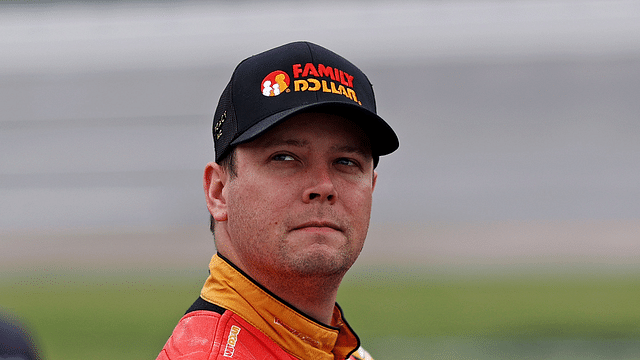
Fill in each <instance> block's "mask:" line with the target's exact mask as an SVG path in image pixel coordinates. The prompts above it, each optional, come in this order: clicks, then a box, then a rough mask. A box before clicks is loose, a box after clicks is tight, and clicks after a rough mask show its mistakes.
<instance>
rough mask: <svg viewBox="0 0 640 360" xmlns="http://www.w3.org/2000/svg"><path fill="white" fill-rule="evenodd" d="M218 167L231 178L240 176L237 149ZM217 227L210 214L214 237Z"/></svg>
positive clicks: (227, 155)
mask: <svg viewBox="0 0 640 360" xmlns="http://www.w3.org/2000/svg"><path fill="white" fill-rule="evenodd" d="M218 165H220V166H221V167H222V169H224V171H226V172H227V173H229V175H230V176H231V178H234V177H236V176H238V173H237V171H236V148H235V147H234V148H232V149H231V150H229V152H228V153H227V154H226V155H225V156H224V157H223V158H222V159H220V161H218ZM215 225H216V221H215V219H214V218H213V215H211V214H209V230H211V233H212V234H213V235H214V237H215V231H214V229H215Z"/></svg>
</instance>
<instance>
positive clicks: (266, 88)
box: [262, 70, 291, 96]
mask: <svg viewBox="0 0 640 360" xmlns="http://www.w3.org/2000/svg"><path fill="white" fill-rule="evenodd" d="M290 83H291V80H289V75H287V73H286V72H284V71H282V70H276V71H273V72H271V73H270V74H269V75H267V76H266V77H265V78H264V80H262V95H264V96H277V95H280V94H281V93H283V92H284V91H285V90H287V88H288V87H289V84H290Z"/></svg>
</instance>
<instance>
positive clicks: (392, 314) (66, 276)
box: [0, 270, 640, 360]
mask: <svg viewBox="0 0 640 360" xmlns="http://www.w3.org/2000/svg"><path fill="white" fill-rule="evenodd" d="M205 277H206V271H205V272H204V273H203V272H181V273H177V272H176V273H174V272H170V271H162V272H151V271H137V272H131V271H129V272H116V271H108V272H102V273H100V272H97V271H95V270H94V271H89V272H87V271H78V272H73V271H67V272H64V273H56V274H41V273H38V274H36V273H32V274H22V275H16V274H8V275H6V274H5V275H2V277H1V279H0V307H2V308H4V309H6V310H9V311H12V312H14V313H17V314H19V315H20V316H21V318H22V319H23V320H25V322H26V323H27V324H28V325H29V326H30V328H31V329H32V330H33V331H34V332H35V334H36V335H37V338H38V339H39V342H40V344H41V347H42V348H43V351H44V354H45V355H46V358H47V359H50V360H56V359H61V360H62V359H65V360H73V359H150V358H155V356H156V355H157V353H158V352H159V350H160V349H161V348H162V346H163V344H164V342H165V341H166V339H167V338H168V336H169V335H170V333H171V331H172V329H173V327H174V326H175V324H176V322H177V321H178V319H179V318H180V317H181V315H182V314H183V313H184V311H185V310H186V309H187V308H188V307H189V305H190V304H191V303H192V302H193V300H195V298H196V297H197V295H198V293H199V289H200V287H201V284H202V282H203V281H204V279H205ZM639 299H640V277H638V276H637V274H634V275H625V274H622V273H617V274H609V275H606V276H605V275H600V276H596V275H573V276H568V275H567V276H556V275H552V274H544V275H541V274H538V275H535V274H529V275H523V274H520V275H516V274H513V275H504V274H502V275H499V276H491V275H481V274H479V275H474V276H472V275H468V274H467V275H434V274H433V273H427V272H424V273H419V272H414V273H412V274H411V275H407V274H406V273H403V272H400V271H397V272H394V271H372V272H366V271H358V272H356V273H355V274H353V275H349V276H348V277H347V278H346V279H345V282H344V283H343V286H342V287H341V289H340V293H339V298H338V301H339V303H340V304H341V306H342V307H343V309H344V310H345V313H346V317H347V320H348V321H349V323H350V324H351V325H352V327H353V328H354V329H355V330H356V331H357V332H358V334H359V335H360V337H361V339H362V340H363V344H364V345H365V347H366V348H368V350H370V351H371V352H372V353H373V354H374V355H377V356H376V358H377V359H378V360H383V359H385V358H388V359H395V358H402V359H422V358H442V359H458V358H459V359H481V358H487V359H489V358H494V359H507V358H509V359H510V358H514V359H515V358H523V359H524V358H531V359H534V358H545V359H556V358H557V359H573V358H576V359H577V358H588V356H585V355H584V354H581V353H580V351H583V352H584V351H587V352H589V353H594V354H596V353H597V354H599V353H600V352H601V353H602V354H605V355H606V354H614V355H611V356H613V357H611V356H609V357H598V356H599V355H598V356H595V355H594V356H595V357H592V358H593V359H596V358H597V359H602V358H605V359H606V358H611V359H626V358H629V359H631V358H634V357H638V356H640V306H638V305H640V300H639ZM558 344H564V345H562V346H560V348H559V347H558V346H559V345H558ZM541 347H542V348H544V349H547V350H546V352H542V353H541V352H540V351H543V350H541ZM610 348H612V349H616V350H615V351H613V352H612V350H611V349H610ZM482 354H485V355H482ZM527 354H528V355H527ZM550 354H556V355H557V356H560V357H553V356H556V355H553V356H552V355H550ZM558 354H560V355H558ZM563 354H564V355H563ZM576 354H577V355H576ZM597 354H596V355H597ZM616 354H617V355H616ZM574 355H575V356H574ZM482 356H486V357H482ZM527 356H531V357H527ZM572 356H574V357H572ZM607 356H608V355H607Z"/></svg>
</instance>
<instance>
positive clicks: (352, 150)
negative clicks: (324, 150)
mask: <svg viewBox="0 0 640 360" xmlns="http://www.w3.org/2000/svg"><path fill="white" fill-rule="evenodd" d="M331 149H332V150H333V151H336V152H346V153H355V154H358V155H360V156H364V157H371V152H370V151H366V150H365V149H364V148H363V147H361V146H353V145H344V146H332V147H331Z"/></svg>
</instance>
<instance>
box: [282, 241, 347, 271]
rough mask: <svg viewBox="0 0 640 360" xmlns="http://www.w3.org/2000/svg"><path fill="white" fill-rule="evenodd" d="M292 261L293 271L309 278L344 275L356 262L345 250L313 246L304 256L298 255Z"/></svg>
mask: <svg viewBox="0 0 640 360" xmlns="http://www.w3.org/2000/svg"><path fill="white" fill-rule="evenodd" d="M290 260H291V264H290V265H291V267H292V270H294V271H296V272H298V273H299V274H300V275H309V276H330V275H339V274H344V273H345V272H347V270H349V268H350V267H351V265H352V264H353V262H354V261H355V259H352V257H351V256H350V255H349V254H348V253H347V252H345V251H344V249H334V248H330V247H328V246H322V245H316V246H312V247H311V248H308V249H306V251H305V253H304V254H297V255H296V256H293V257H292V258H291V259H290Z"/></svg>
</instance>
